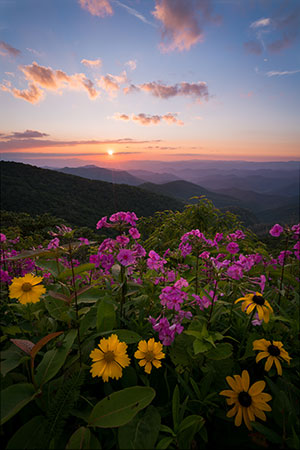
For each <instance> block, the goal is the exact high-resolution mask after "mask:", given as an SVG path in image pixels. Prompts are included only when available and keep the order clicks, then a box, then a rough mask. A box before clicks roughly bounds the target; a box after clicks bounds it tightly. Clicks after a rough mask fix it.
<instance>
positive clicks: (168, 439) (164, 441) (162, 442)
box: [155, 437, 173, 450]
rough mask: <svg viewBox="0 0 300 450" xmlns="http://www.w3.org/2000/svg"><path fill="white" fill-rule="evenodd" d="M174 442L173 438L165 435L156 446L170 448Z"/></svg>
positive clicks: (159, 448) (162, 448) (160, 449)
mask: <svg viewBox="0 0 300 450" xmlns="http://www.w3.org/2000/svg"><path fill="white" fill-rule="evenodd" d="M172 442H173V438H171V437H165V438H163V439H161V440H160V441H159V442H158V444H157V446H156V447H155V448H156V449H157V450H164V449H166V448H169V445H170V444H171V443H172Z"/></svg>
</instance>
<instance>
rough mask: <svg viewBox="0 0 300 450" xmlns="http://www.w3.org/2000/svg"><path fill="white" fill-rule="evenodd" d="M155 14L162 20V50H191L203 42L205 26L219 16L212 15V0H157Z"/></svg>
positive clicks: (214, 21) (216, 19) (215, 20)
mask: <svg viewBox="0 0 300 450" xmlns="http://www.w3.org/2000/svg"><path fill="white" fill-rule="evenodd" d="M152 14H153V16H154V17H155V18H156V19H157V20H158V21H160V22H161V35H162V40H165V41H167V44H165V43H161V49H162V51H172V50H180V51H182V50H189V49H190V48H191V47H192V46H193V45H195V44H197V43H198V42H203V40H204V32H203V28H204V25H206V24H207V23H209V22H213V23H216V22H217V21H219V17H213V16H212V2H211V0H186V1H182V0H156V1H155V9H154V11H153V12H152Z"/></svg>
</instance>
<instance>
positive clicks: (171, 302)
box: [159, 286, 187, 311]
mask: <svg viewBox="0 0 300 450" xmlns="http://www.w3.org/2000/svg"><path fill="white" fill-rule="evenodd" d="M159 298H160V303H161V304H162V305H163V306H166V307H167V308H168V309H174V310H175V311H179V310H180V309H181V304H182V303H183V302H184V300H186V299H187V293H186V292H183V291H181V289H179V288H178V287H175V286H166V287H164V288H163V289H162V292H161V294H160V296H159Z"/></svg>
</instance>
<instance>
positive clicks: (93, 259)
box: [90, 252, 115, 272]
mask: <svg viewBox="0 0 300 450" xmlns="http://www.w3.org/2000/svg"><path fill="white" fill-rule="evenodd" d="M90 263H93V264H95V267H96V268H98V267H99V266H101V267H103V269H105V271H106V272H107V271H109V269H110V268H111V267H112V266H113V265H114V263H115V260H114V257H113V256H112V255H110V254H105V253H101V252H99V253H97V255H90Z"/></svg>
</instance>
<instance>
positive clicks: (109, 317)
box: [97, 299, 116, 331]
mask: <svg viewBox="0 0 300 450" xmlns="http://www.w3.org/2000/svg"><path fill="white" fill-rule="evenodd" d="M115 326H116V311H115V307H114V305H113V304H112V303H108V302H107V301H106V300H104V299H103V300H100V301H99V303H98V308H97V331H108V330H112V329H113V328H114V327H115Z"/></svg>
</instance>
